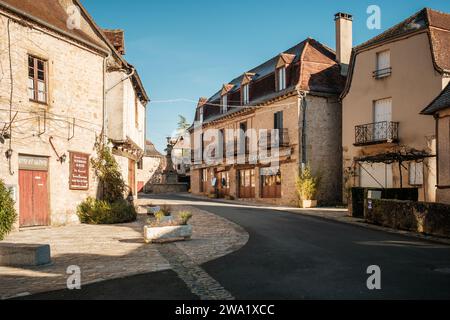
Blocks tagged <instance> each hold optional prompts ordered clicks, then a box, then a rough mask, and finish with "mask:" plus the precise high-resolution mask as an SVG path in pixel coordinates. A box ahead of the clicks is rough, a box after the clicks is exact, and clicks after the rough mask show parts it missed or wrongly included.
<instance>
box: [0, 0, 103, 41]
mask: <svg viewBox="0 0 450 320" xmlns="http://www.w3.org/2000/svg"><path fill="white" fill-rule="evenodd" d="M1 4H6V5H8V6H11V7H13V8H15V9H17V10H19V11H22V12H25V13H27V14H29V15H31V16H33V17H34V18H37V19H39V20H42V21H44V22H45V23H47V24H49V25H51V26H53V27H56V28H57V29H60V30H62V31H64V32H66V33H68V34H69V35H72V36H74V37H76V38H81V39H83V40H84V41H87V42H89V43H90V44H94V45H96V46H99V47H101V48H104V49H107V47H106V45H105V44H104V43H103V42H101V41H97V40H95V39H93V38H92V37H91V36H90V35H88V34H87V33H85V32H83V31H82V30H79V29H73V30H71V29H69V28H68V27H67V19H68V15H67V12H66V10H65V9H64V8H63V7H62V6H61V4H60V3H59V1H58V0H45V1H36V0H0V5H1Z"/></svg>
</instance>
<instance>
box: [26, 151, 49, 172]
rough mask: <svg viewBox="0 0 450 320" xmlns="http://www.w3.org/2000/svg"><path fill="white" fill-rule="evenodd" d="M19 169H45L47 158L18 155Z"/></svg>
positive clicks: (46, 168) (46, 167)
mask: <svg viewBox="0 0 450 320" xmlns="http://www.w3.org/2000/svg"><path fill="white" fill-rule="evenodd" d="M19 169H20V170H32V171H47V170H48V158H46V157H37V156H25V155H19Z"/></svg>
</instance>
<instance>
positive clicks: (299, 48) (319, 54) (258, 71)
mask: <svg viewBox="0 0 450 320" xmlns="http://www.w3.org/2000/svg"><path fill="white" fill-rule="evenodd" d="M308 46H309V50H305V48H308ZM280 55H282V56H284V57H290V59H292V62H291V64H296V63H300V62H311V64H312V63H316V62H322V63H328V64H330V65H335V66H336V67H337V68H336V69H334V70H333V71H332V72H329V74H328V75H327V76H326V77H324V78H329V77H332V78H334V79H329V80H331V81H330V82H328V81H327V80H325V79H316V82H313V83H309V84H308V85H305V86H304V87H303V88H302V89H304V90H311V91H323V90H326V91H327V92H330V93H340V92H341V91H342V89H343V84H344V78H343V77H342V76H341V75H340V69H339V65H338V64H337V62H336V54H335V52H334V51H333V50H331V49H330V48H328V47H326V46H325V45H323V44H321V43H320V42H318V41H316V40H314V39H311V38H308V39H306V40H304V41H302V42H300V43H298V44H297V45H295V46H293V47H292V48H290V49H288V50H286V51H284V52H282V53H281V54H279V55H277V56H275V57H273V58H272V59H270V60H268V61H266V62H264V63H262V64H260V65H259V66H257V67H255V68H253V69H251V70H249V71H246V72H245V73H244V74H242V75H240V76H239V77H237V78H235V79H233V80H232V81H230V82H229V84H230V85H233V89H232V90H231V91H230V92H229V93H233V92H236V91H238V90H240V89H241V84H242V80H243V78H244V76H245V74H254V77H253V78H252V83H255V82H257V81H258V80H261V79H263V78H265V77H267V76H268V75H270V74H273V73H274V72H275V69H276V66H277V63H278V60H279V58H280ZM294 56H295V57H294ZM324 58H325V59H324ZM312 71H313V70H312V69H310V70H309V72H308V73H309V74H308V73H305V74H304V76H305V77H308V76H311V74H310V73H311V72H312ZM305 83H307V81H303V84H305ZM221 92H222V91H221V90H220V91H218V92H217V93H215V94H214V95H213V96H211V97H210V98H209V99H208V102H213V101H215V100H217V99H220V95H221Z"/></svg>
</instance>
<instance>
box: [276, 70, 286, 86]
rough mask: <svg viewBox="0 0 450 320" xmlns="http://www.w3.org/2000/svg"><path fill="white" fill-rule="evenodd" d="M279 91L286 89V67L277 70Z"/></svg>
mask: <svg viewBox="0 0 450 320" xmlns="http://www.w3.org/2000/svg"><path fill="white" fill-rule="evenodd" d="M277 83H278V88H277V89H278V91H283V90H284V89H286V67H281V68H278V70H277Z"/></svg>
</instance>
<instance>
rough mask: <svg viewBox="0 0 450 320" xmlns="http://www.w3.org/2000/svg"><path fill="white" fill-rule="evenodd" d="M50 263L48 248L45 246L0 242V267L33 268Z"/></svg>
mask: <svg viewBox="0 0 450 320" xmlns="http://www.w3.org/2000/svg"><path fill="white" fill-rule="evenodd" d="M50 263H51V255H50V246H49V245H47V244H18V243H1V242H0V266H6V267H35V266H42V265H47V264H50Z"/></svg>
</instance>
